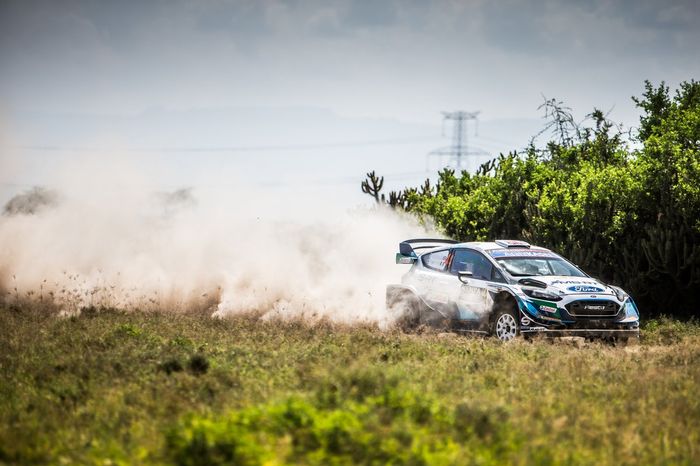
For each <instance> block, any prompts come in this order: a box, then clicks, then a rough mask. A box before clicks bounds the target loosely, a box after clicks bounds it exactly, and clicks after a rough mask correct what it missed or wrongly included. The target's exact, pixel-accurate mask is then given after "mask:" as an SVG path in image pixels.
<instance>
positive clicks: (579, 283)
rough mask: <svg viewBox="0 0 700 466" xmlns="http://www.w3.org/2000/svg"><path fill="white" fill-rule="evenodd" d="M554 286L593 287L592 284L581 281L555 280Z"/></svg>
mask: <svg viewBox="0 0 700 466" xmlns="http://www.w3.org/2000/svg"><path fill="white" fill-rule="evenodd" d="M551 284H552V285H589V286H590V285H591V282H582V281H581V280H554V281H553V282H552V283H551Z"/></svg>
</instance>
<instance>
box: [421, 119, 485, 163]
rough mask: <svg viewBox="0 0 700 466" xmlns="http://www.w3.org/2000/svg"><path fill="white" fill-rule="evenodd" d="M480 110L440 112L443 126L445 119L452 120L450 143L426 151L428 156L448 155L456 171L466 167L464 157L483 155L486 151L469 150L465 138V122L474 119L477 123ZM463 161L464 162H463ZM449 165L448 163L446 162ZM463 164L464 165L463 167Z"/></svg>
mask: <svg viewBox="0 0 700 466" xmlns="http://www.w3.org/2000/svg"><path fill="white" fill-rule="evenodd" d="M479 113H481V112H478V111H477V112H465V111H461V110H460V111H456V112H442V116H443V117H442V124H443V128H444V125H445V121H447V120H452V122H453V123H452V145H451V146H449V147H441V148H439V149H435V150H433V151H431V152H430V153H428V156H429V157H430V156H431V155H437V156H448V157H449V158H450V162H454V166H453V168H455V169H456V170H457V171H461V170H465V169H468V168H469V166H468V164H467V163H466V158H467V157H469V156H472V155H485V154H486V152H484V151H483V150H480V149H474V150H469V141H468V139H467V122H468V121H469V120H474V123H475V124H478V115H479ZM463 161H464V163H463ZM448 165H449V164H448ZM463 165H464V167H463Z"/></svg>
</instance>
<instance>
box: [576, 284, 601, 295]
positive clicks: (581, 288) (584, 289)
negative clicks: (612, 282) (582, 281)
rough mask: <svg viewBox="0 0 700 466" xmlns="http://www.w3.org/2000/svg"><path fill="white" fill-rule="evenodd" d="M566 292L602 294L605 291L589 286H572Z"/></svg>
mask: <svg viewBox="0 0 700 466" xmlns="http://www.w3.org/2000/svg"><path fill="white" fill-rule="evenodd" d="M567 290H568V291H573V292H574V293H602V292H603V291H605V290H604V289H602V288H598V287H597V286H591V285H574V286H570V287H568V288H567Z"/></svg>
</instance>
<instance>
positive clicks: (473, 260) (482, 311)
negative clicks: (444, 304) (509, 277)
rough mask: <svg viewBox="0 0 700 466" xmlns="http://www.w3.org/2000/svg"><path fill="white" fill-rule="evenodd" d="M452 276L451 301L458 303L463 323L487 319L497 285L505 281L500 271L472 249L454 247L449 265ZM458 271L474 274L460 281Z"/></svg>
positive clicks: (456, 305) (459, 315)
mask: <svg viewBox="0 0 700 466" xmlns="http://www.w3.org/2000/svg"><path fill="white" fill-rule="evenodd" d="M449 272H450V274H449V275H450V277H451V278H452V280H453V283H454V285H453V288H452V289H453V294H452V296H451V300H452V301H453V302H454V303H455V307H456V309H457V314H458V318H459V319H460V320H470V321H481V320H484V319H485V318H486V317H487V316H488V313H489V312H490V311H491V309H492V307H493V298H492V293H491V292H489V290H490V288H493V284H494V282H498V281H502V280H503V277H502V276H501V274H500V272H498V270H495V268H494V267H493V264H492V263H491V261H489V260H488V259H487V258H486V257H485V256H484V255H483V254H481V253H480V252H478V251H475V250H473V249H469V248H455V250H454V252H453V257H452V259H451V262H450V268H449ZM459 272H469V273H470V274H471V275H470V276H469V277H467V278H465V279H464V282H465V283H463V282H462V281H460V280H459Z"/></svg>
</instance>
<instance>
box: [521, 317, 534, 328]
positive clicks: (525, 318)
mask: <svg viewBox="0 0 700 466" xmlns="http://www.w3.org/2000/svg"><path fill="white" fill-rule="evenodd" d="M530 322H532V321H531V320H530V319H528V318H527V317H523V318H522V319H520V325H525V326H527V325H530Z"/></svg>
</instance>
